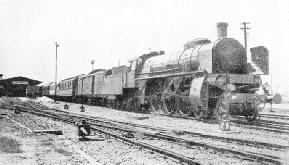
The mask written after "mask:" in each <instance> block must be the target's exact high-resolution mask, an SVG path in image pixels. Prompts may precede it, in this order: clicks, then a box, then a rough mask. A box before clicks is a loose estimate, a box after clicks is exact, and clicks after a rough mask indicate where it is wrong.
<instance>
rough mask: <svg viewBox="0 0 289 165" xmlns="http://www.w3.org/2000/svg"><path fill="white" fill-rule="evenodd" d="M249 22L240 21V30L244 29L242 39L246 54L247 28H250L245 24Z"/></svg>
mask: <svg viewBox="0 0 289 165" xmlns="http://www.w3.org/2000/svg"><path fill="white" fill-rule="evenodd" d="M249 24H250V23H248V22H242V23H241V26H242V27H241V28H240V29H241V30H244V40H245V51H246V55H247V29H251V28H249V27H247V26H246V25H249Z"/></svg>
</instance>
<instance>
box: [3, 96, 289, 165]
mask: <svg viewBox="0 0 289 165" xmlns="http://www.w3.org/2000/svg"><path fill="white" fill-rule="evenodd" d="M26 100H27V99H26ZM37 101H38V102H39V101H41V103H42V104H44V105H46V106H49V107H54V108H58V109H60V110H64V109H63V107H64V104H65V103H63V102H60V103H59V104H54V103H51V102H49V101H51V100H49V99H47V98H41V99H38V100H37ZM0 103H1V100H0ZM68 105H69V109H68V110H67V111H70V112H74V113H80V114H85V115H92V116H98V117H103V118H108V119H112V120H118V121H124V122H132V123H136V124H145V125H150V126H157V127H163V128H166V129H172V130H186V131H192V132H199V133H203V134H210V135H217V136H223V137H230V138H238V139H244V140H254V141H259V142H266V143H272V144H279V145H287V146H289V137H288V134H286V135H285V134H278V133H272V132H268V131H262V130H252V129H246V128H242V127H234V126H231V131H226V132H224V131H220V130H219V126H218V124H208V123H203V122H200V121H193V120H184V119H177V118H170V117H165V116H159V115H155V114H136V113H131V112H124V111H117V110H113V109H109V108H103V107H96V106H87V105H85V108H86V111H85V112H80V108H79V107H80V105H79V104H71V103H68ZM266 106H267V105H266ZM267 107H270V106H269V105H268V106H267ZM287 107H288V109H287ZM273 108H275V107H273ZM274 110H275V112H274V114H286V115H289V113H288V112H289V106H288V105H284V106H282V108H279V107H277V108H275V109H274ZM2 112H3V110H2ZM10 112H11V111H9V113H10ZM268 112H269V109H266V108H265V109H264V110H263V112H262V113H268ZM0 113H1V110H0ZM9 117H10V118H11V119H13V120H16V121H19V122H20V123H24V125H25V126H27V127H29V128H32V129H61V130H62V131H63V132H64V136H56V135H52V134H31V133H29V132H27V131H25V129H23V128H18V130H17V131H16V130H13V128H14V127H19V126H16V125H15V124H14V123H11V122H10V121H5V122H6V123H8V124H6V125H5V124H4V127H1V128H2V129H1V128H0V131H1V136H2V134H3V135H5V136H8V135H9V136H10V137H11V136H13V138H15V139H17V140H19V141H21V143H23V146H27V145H25V139H26V140H27V141H29V142H30V143H29V144H30V146H33V147H31V149H30V150H31V152H32V153H30V155H31V156H30V157H28V156H20V157H16V158H15V157H13V156H12V155H10V157H9V154H8V156H7V154H5V153H4V154H3V153H0V155H1V158H2V156H3V155H4V156H5V157H6V159H3V161H2V159H0V164H1V163H2V164H5V162H6V164H7V162H9V161H10V164H11V161H12V159H11V158H12V157H13V162H12V163H13V164H20V162H21V161H23V160H25V161H28V164H89V163H91V164H97V163H99V164H181V163H180V162H177V161H175V160H173V159H169V158H166V157H164V156H162V155H159V154H157V153H153V152H151V151H148V150H144V149H142V148H140V147H137V146H132V145H130V144H126V143H123V142H121V141H118V140H115V139H111V138H109V139H105V140H103V141H93V142H79V141H78V139H77V136H76V127H75V126H73V125H70V124H65V123H62V122H57V121H54V120H51V119H47V118H43V117H31V115H29V114H19V115H15V114H10V115H9ZM137 117H148V119H145V120H137ZM4 120H6V119H0V122H3V121H4ZM283 122H284V121H283ZM286 122H287V121H286ZM1 124H2V125H3V123H1ZM1 124H0V125H1ZM7 125H10V126H11V125H14V126H13V127H12V130H10V131H8V130H7V129H8V127H7ZM3 128H4V129H3ZM199 140H200V141H204V142H206V140H204V139H199ZM47 143H48V144H50V143H52V144H51V145H48V144H47ZM152 143H153V141H151V144H152ZM73 146H74V147H73ZM172 146H173V145H172ZM75 148H77V149H75ZM237 148H238V146H237ZM33 149H34V150H33ZM240 149H242V148H240ZM47 150H48V152H47ZM62 150H64V151H62ZM179 150H186V152H187V153H188V156H190V155H194V157H195V158H196V160H201V163H202V164H250V163H249V161H246V160H242V159H239V158H237V157H236V158H234V155H233V156H232V155H229V154H227V153H224V155H223V156H221V155H220V154H219V157H215V156H214V154H215V151H213V150H212V151H211V150H208V152H209V153H211V154H210V155H208V154H202V153H197V150H198V149H197V150H195V151H190V150H188V149H185V148H179ZM61 151H62V152H61ZM81 151H82V152H83V153H82V154H80V153H81ZM59 152H60V153H61V154H58V153H59ZM252 152H254V150H252ZM264 152H265V153H268V152H269V151H266V150H265V151H264ZM45 153H46V154H45ZM55 153H57V154H55ZM268 154H270V155H278V156H279V157H280V158H281V159H282V162H283V164H287V162H289V159H288V158H287V157H288V156H287V155H289V151H285V152H275V151H271V153H268ZM59 155H60V156H59ZM22 157H23V158H22ZM228 157H229V159H228ZM14 159H15V160H14ZM18 159H19V160H18ZM22 159H23V160H22ZM30 159H31V160H30ZM29 160H30V161H29ZM53 161H54V162H53ZM15 162H16V163H15ZM17 162H18V163H17ZM51 162H52V163H51ZM8 164H9V163H8ZM253 164H255V163H253Z"/></svg>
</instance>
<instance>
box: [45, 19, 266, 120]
mask: <svg viewBox="0 0 289 165" xmlns="http://www.w3.org/2000/svg"><path fill="white" fill-rule="evenodd" d="M227 26H228V24H227V23H223V22H221V23H218V24H217V33H218V39H217V40H215V41H210V40H208V39H205V38H198V39H195V40H193V41H190V42H188V43H186V44H185V45H184V49H183V50H181V51H178V52H174V53H171V54H167V53H164V52H162V51H161V52H151V53H149V54H144V55H142V56H139V57H137V58H134V59H131V60H129V63H130V66H129V67H127V66H118V67H114V68H112V69H108V70H104V69H96V70H93V71H92V72H90V73H89V74H87V75H78V76H75V77H71V78H68V79H65V80H62V81H60V82H59V83H58V84H55V83H50V84H48V85H46V86H43V87H42V94H43V95H46V96H50V97H56V99H57V100H65V101H73V102H77V103H88V104H92V105H99V106H109V107H113V108H118V109H125V110H130V111H154V112H156V113H158V112H159V113H165V114H167V115H181V116H195V117H196V118H208V117H216V118H220V117H222V116H223V115H241V116H245V117H246V119H247V120H249V121H252V120H255V119H256V117H257V115H258V112H259V109H260V108H259V107H260V106H259V101H260V97H259V95H258V94H256V91H257V90H258V89H259V87H260V86H261V84H262V81H261V78H260V76H259V75H257V74H251V72H252V71H250V67H249V66H250V65H249V63H247V55H246V51H245V49H244V47H243V46H242V45H241V44H240V43H239V42H238V41H237V40H235V39H233V38H227ZM258 59H259V60H260V59H264V60H268V55H266V56H265V55H264V56H263V55H262V54H261V55H260V57H258ZM55 88H57V90H56V93H55Z"/></svg>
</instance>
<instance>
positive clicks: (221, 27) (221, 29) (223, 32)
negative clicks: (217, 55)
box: [217, 22, 228, 38]
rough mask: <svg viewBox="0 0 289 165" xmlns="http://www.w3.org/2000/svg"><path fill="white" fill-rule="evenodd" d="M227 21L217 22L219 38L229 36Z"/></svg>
mask: <svg viewBox="0 0 289 165" xmlns="http://www.w3.org/2000/svg"><path fill="white" fill-rule="evenodd" d="M227 27H228V23H227V22H219V23H217V35H218V36H217V37H218V38H226V37H227Z"/></svg>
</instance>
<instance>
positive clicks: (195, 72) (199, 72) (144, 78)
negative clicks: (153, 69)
mask: <svg viewBox="0 0 289 165" xmlns="http://www.w3.org/2000/svg"><path fill="white" fill-rule="evenodd" d="M202 73H203V74H205V72H204V71H194V72H181V73H173V74H163V75H157V76H152V77H139V78H136V80H147V79H154V78H162V77H172V76H183V75H188V74H202Z"/></svg>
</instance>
